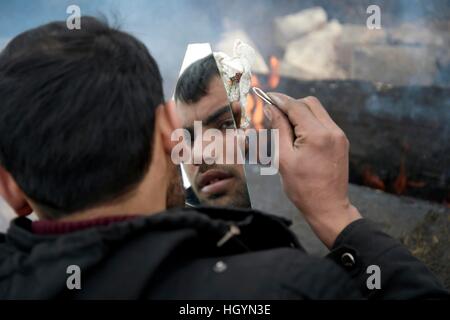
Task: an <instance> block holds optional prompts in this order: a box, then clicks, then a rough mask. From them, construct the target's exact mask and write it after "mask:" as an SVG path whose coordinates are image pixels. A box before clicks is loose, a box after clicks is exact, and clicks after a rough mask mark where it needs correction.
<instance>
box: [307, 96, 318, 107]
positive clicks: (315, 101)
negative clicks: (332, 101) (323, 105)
mask: <svg viewBox="0 0 450 320" xmlns="http://www.w3.org/2000/svg"><path fill="white" fill-rule="evenodd" d="M304 101H305V102H306V103H308V104H312V105H316V104H319V103H320V102H319V99H317V98H316V97H314V96H307V97H306V98H304Z"/></svg>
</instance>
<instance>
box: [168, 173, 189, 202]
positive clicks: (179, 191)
mask: <svg viewBox="0 0 450 320" xmlns="http://www.w3.org/2000/svg"><path fill="white" fill-rule="evenodd" d="M171 167H172V168H173V169H172V170H170V171H171V173H170V175H171V177H170V179H169V186H168V188H167V195H166V206H167V209H170V208H182V207H184V202H185V194H184V188H183V180H182V178H181V168H180V166H175V165H173V166H171Z"/></svg>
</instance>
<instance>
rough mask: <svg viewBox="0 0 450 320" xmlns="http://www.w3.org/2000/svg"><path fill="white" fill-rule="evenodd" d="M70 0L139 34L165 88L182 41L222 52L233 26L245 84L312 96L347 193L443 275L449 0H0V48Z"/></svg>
mask: <svg viewBox="0 0 450 320" xmlns="http://www.w3.org/2000/svg"><path fill="white" fill-rule="evenodd" d="M72 4H76V5H78V6H79V7H80V8H81V14H82V15H94V16H104V17H106V18H107V19H108V21H109V22H110V23H111V24H113V25H117V26H120V27H121V29H123V30H125V31H128V32H130V33H132V34H133V35H135V36H136V37H138V38H139V39H141V40H142V41H143V42H144V43H145V44H146V45H147V47H148V48H149V50H150V52H151V53H152V55H153V56H154V57H155V58H156V60H157V61H158V63H159V65H160V68H161V71H162V74H163V78H164V88H165V93H166V97H170V96H171V95H172V93H173V90H174V85H175V82H176V78H177V75H178V72H179V70H180V67H181V63H182V59H183V56H184V53H185V50H186V47H187V44H188V43H191V42H210V43H211V44H212V47H213V50H214V51H225V52H228V53H231V49H232V45H233V43H234V41H235V39H237V38H239V39H241V40H243V41H245V42H248V43H249V44H251V45H252V46H253V47H254V48H255V49H256V51H257V62H256V65H255V67H254V77H253V84H254V85H258V86H260V87H261V88H263V89H265V90H268V91H270V90H274V91H280V92H283V93H286V94H288V95H291V96H294V97H303V96H307V95H315V96H317V97H318V98H319V99H320V100H321V101H322V103H323V104H324V106H325V107H326V108H327V110H328V111H329V112H330V113H331V115H332V117H333V118H334V119H335V121H336V122H337V123H338V125H339V126H340V127H341V128H342V129H343V130H344V131H345V132H346V134H347V136H348V138H349V140H350V143H351V151H350V181H351V183H352V185H351V187H350V196H351V198H352V201H353V202H354V203H355V204H356V206H358V207H359V208H360V210H361V211H362V214H363V215H364V216H366V217H369V218H371V219H372V220H374V221H376V222H377V223H379V224H380V225H381V226H382V228H383V229H384V230H385V231H386V232H388V233H390V234H391V235H393V236H394V237H396V238H398V239H399V240H400V241H402V242H403V243H405V244H406V245H407V246H408V247H409V248H410V249H411V250H412V252H413V253H414V254H415V255H416V256H418V257H419V258H421V259H422V260H424V261H425V262H426V263H427V264H428V265H429V266H430V268H431V269H433V271H435V272H436V273H437V274H438V276H439V277H441V279H442V280H443V281H444V282H445V283H446V285H447V287H450V270H449V267H448V266H449V265H450V251H449V245H450V239H449V229H450V228H449V226H450V214H449V213H450V32H449V31H450V1H448V0H430V1H420V0H392V1H375V0H373V1H366V0H339V1H338V0H317V1H313V0H302V1H290V0H277V1H275V0H259V1H251V2H250V1H243V0H227V1H207V0H197V1H195V0H190V1H189V0H185V1H181V0H179V1H174V0H164V1H162V0H161V1H143V0H133V1H121V0H109V1H107V0H89V1H88V0H85V1H75V0H70V1H65V0H58V1H57V0H33V1H31V0H16V1H5V0H2V1H0V50H1V48H3V47H4V46H5V45H6V44H7V42H8V41H9V39H11V38H12V37H14V36H15V35H17V34H18V33H20V32H22V31H24V30H27V29H29V28H32V27H36V26H38V25H40V24H42V23H46V22H49V21H52V20H66V18H67V17H68V14H67V13H66V8H67V6H69V5H72ZM370 5H378V6H379V7H380V10H381V28H380V29H375V30H370V29H369V28H368V27H367V24H366V22H367V19H368V18H369V16H370V15H371V14H369V13H367V11H366V10H367V8H368V7H369V6H370ZM249 99H250V108H262V105H258V103H257V101H256V100H255V99H252V97H250V98H249ZM0 103H1V102H0ZM37 156H38V155H37ZM251 176H252V179H253V180H252V181H249V183H250V184H251V185H252V187H251V189H252V200H253V202H254V204H256V205H255V206H256V207H257V208H261V209H264V210H266V211H269V212H273V213H275V214H279V215H282V216H285V217H288V218H291V219H293V220H294V225H293V230H294V231H295V232H296V233H297V235H298V236H299V238H300V240H301V241H302V242H303V244H304V245H305V247H306V249H308V250H309V251H310V252H312V253H314V254H320V255H323V254H326V249H325V247H323V246H322V244H321V243H319V242H318V241H317V239H315V237H314V236H313V235H312V233H311V230H309V228H308V226H307V225H306V224H305V223H304V221H303V220H302V219H301V217H300V216H299V215H298V214H297V212H296V209H295V208H293V207H292V206H291V205H290V203H289V202H288V201H287V199H286V198H285V196H284V194H283V192H282V190H281V189H280V188H279V184H276V183H275V180H274V179H278V177H270V176H265V177H257V176H256V175H251ZM267 195H270V196H267ZM0 209H1V211H2V214H1V215H0V219H1V220H0V229H1V230H5V229H6V228H7V225H8V220H9V219H10V217H11V216H12V215H11V213H10V212H9V211H8V208H7V207H6V205H4V204H2V201H1V199H0Z"/></svg>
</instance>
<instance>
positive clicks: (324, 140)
mask: <svg viewBox="0 0 450 320" xmlns="http://www.w3.org/2000/svg"><path fill="white" fill-rule="evenodd" d="M315 141H316V143H317V145H318V146H319V147H326V146H329V145H331V144H332V143H333V134H332V133H331V132H330V131H328V130H321V131H319V132H317V133H316V135H315Z"/></svg>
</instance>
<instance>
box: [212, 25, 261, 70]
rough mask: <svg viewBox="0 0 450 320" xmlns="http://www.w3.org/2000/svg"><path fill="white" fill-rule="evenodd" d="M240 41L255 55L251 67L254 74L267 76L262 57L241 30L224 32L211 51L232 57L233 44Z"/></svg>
mask: <svg viewBox="0 0 450 320" xmlns="http://www.w3.org/2000/svg"><path fill="white" fill-rule="evenodd" d="M237 39H240V40H242V41H243V42H245V43H247V44H248V45H250V46H251V47H252V48H253V49H254V50H255V53H256V57H255V63H254V65H253V67H252V71H253V72H256V73H261V74H267V73H269V67H268V66H267V64H266V62H265V61H264V58H263V57H262V55H261V54H260V53H259V52H258V50H257V48H256V46H255V44H254V43H253V41H252V40H251V39H250V37H249V36H248V35H247V33H245V32H244V31H242V30H233V31H226V32H224V33H223V34H222V35H221V38H220V40H219V42H218V43H217V44H216V45H215V47H213V51H222V52H225V53H226V54H228V55H229V56H232V55H233V47H234V42H235V41H236V40H237Z"/></svg>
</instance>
